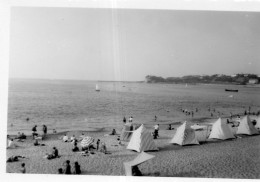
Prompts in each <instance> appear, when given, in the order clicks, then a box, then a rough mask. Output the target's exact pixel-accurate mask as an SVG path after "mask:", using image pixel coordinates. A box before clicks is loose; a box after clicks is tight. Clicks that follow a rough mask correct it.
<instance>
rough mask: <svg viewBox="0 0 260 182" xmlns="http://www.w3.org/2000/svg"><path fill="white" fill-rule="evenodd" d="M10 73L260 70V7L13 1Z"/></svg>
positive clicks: (127, 76)
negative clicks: (17, 4)
mask: <svg viewBox="0 0 260 182" xmlns="http://www.w3.org/2000/svg"><path fill="white" fill-rule="evenodd" d="M10 20H11V21H10V49H9V51H10V61H9V77H10V78H43V79H77V80H114V81H142V80H144V79H145V76H146V75H156V76H162V77H177V76H184V75H202V74H207V75H212V74H227V75H232V74H235V73H253V74H260V69H259V68H260V63H259V62H260V34H259V32H260V13H259V12H239V11H192V10H158V9H157V10H155V9H153V10H152V9H104V8H103V9H102V8H98V9H97V8H57V7H52V8H50V7H12V8H11V19H10Z"/></svg>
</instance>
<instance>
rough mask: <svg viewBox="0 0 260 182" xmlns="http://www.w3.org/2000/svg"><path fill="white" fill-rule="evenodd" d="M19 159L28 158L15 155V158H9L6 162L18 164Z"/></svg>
mask: <svg viewBox="0 0 260 182" xmlns="http://www.w3.org/2000/svg"><path fill="white" fill-rule="evenodd" d="M19 158H23V159H25V158H26V157H24V156H20V155H13V156H11V157H9V158H8V159H7V161H6V162H16V161H19Z"/></svg>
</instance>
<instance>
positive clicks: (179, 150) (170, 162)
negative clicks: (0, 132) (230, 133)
mask: <svg viewBox="0 0 260 182" xmlns="http://www.w3.org/2000/svg"><path fill="white" fill-rule="evenodd" d="M148 129H149V130H151V132H152V128H151V127H150V126H148ZM175 131H176V129H175V130H166V129H165V128H164V127H162V129H160V131H159V135H160V137H159V138H158V139H156V140H154V141H155V143H156V146H157V147H159V151H154V152H147V153H149V154H152V155H155V158H153V159H152V160H149V161H147V162H145V163H143V164H141V165H140V166H139V168H140V170H141V171H142V173H143V174H144V175H147V176H161V177H202V178H204V177H205V178H246V179H259V178H260V172H259V171H260V153H259V151H260V135H255V136H242V137H241V138H236V139H232V140H225V141H221V140H214V141H213V140H212V141H209V140H208V141H205V137H206V134H205V132H201V131H196V135H197V136H198V138H199V140H200V141H201V145H189V146H178V145H173V144H169V141H170V139H171V138H172V137H173V135H174V133H175ZM82 132H83V133H85V135H86V136H91V137H94V138H95V139H97V138H99V139H100V140H101V141H104V142H105V143H106V146H107V149H108V151H109V152H111V154H103V153H100V152H96V151H95V154H92V155H90V156H86V157H84V156H81V155H80V154H79V153H74V152H72V151H71V149H72V147H73V145H72V144H71V143H64V142H62V141H61V140H60V139H59V138H60V137H61V136H62V135H63V134H64V133H67V135H68V136H71V135H73V134H75V135H76V137H79V136H80V135H81V133H82ZM110 132H111V131H101V132H84V131H70V132H62V133H57V134H49V135H48V136H47V138H46V139H45V140H43V141H40V143H44V144H45V146H33V140H32V139H31V138H30V137H29V138H28V139H26V140H25V141H24V142H17V144H18V145H19V147H17V148H15V149H7V157H10V156H12V155H22V156H25V157H28V159H19V161H18V162H12V163H7V166H6V171H7V173H19V169H20V166H21V163H23V162H24V163H25V165H26V170H27V173H37V174H57V170H58V168H60V167H62V168H63V163H64V162H65V161H66V160H70V161H71V165H72V166H73V165H74V162H75V161H78V162H79V164H80V165H81V170H82V173H83V175H112V176H122V175H125V171H124V166H123V162H126V161H131V160H133V159H134V158H135V157H136V156H137V155H138V154H139V153H137V152H135V151H130V150H127V149H126V146H127V142H124V145H123V146H115V145H117V140H116V138H117V136H105V135H106V134H108V133H110ZM117 132H118V133H120V132H121V131H120V130H119V129H117ZM208 134H209V133H208ZM54 146H55V147H56V148H57V149H58V150H59V154H60V155H61V157H60V158H57V159H52V160H48V159H46V158H44V156H45V154H46V153H51V149H52V147H54ZM78 146H80V144H78ZM80 148H81V147H80Z"/></svg>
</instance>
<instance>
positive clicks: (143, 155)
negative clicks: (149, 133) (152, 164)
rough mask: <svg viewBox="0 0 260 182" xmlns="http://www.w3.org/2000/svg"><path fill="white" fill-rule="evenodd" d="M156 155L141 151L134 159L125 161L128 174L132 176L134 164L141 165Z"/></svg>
mask: <svg viewBox="0 0 260 182" xmlns="http://www.w3.org/2000/svg"><path fill="white" fill-rule="evenodd" d="M154 157H155V156H154V155H150V154H147V153H145V152H141V153H140V154H139V155H138V156H137V157H136V158H135V159H134V160H132V161H129V162H124V166H125V174H126V176H132V167H133V166H137V165H140V164H142V163H144V162H145V161H148V160H150V159H152V158H154Z"/></svg>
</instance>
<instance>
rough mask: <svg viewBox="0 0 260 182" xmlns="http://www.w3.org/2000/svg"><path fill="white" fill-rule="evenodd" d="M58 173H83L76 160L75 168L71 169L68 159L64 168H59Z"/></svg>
mask: <svg viewBox="0 0 260 182" xmlns="http://www.w3.org/2000/svg"><path fill="white" fill-rule="evenodd" d="M58 174H81V169H80V165H79V163H78V162H77V161H76V162H75V163H74V168H73V170H71V165H70V160H66V161H65V163H64V169H63V168H59V169H58Z"/></svg>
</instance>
